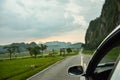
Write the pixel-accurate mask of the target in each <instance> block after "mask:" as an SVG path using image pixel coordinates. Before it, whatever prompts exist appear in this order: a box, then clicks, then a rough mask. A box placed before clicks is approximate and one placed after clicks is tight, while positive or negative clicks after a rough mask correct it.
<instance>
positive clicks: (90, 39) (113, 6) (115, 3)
mask: <svg viewBox="0 0 120 80" xmlns="http://www.w3.org/2000/svg"><path fill="white" fill-rule="evenodd" d="M119 5H120V3H119V0H105V4H104V5H103V9H102V12H101V15H100V17H98V18H96V19H94V20H92V21H91V22H90V24H89V26H88V29H87V32H86V37H85V48H86V49H96V48H97V47H98V45H99V44H100V43H101V42H102V41H103V39H104V38H105V37H106V36H107V35H108V34H109V33H110V32H111V31H112V30H113V29H114V28H115V27H117V26H118V25H119V24H120V18H118V17H119V8H120V7H119Z"/></svg>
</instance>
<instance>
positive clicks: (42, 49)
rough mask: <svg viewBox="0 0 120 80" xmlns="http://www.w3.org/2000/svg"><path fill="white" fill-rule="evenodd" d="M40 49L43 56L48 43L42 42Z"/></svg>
mask: <svg viewBox="0 0 120 80" xmlns="http://www.w3.org/2000/svg"><path fill="white" fill-rule="evenodd" d="M40 49H41V52H42V56H43V51H44V50H45V49H47V45H44V44H41V45H40Z"/></svg>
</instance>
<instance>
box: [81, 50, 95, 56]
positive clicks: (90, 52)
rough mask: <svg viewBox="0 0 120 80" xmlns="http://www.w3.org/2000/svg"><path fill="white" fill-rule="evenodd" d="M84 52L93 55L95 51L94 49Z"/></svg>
mask: <svg viewBox="0 0 120 80" xmlns="http://www.w3.org/2000/svg"><path fill="white" fill-rule="evenodd" d="M82 53H83V54H89V55H92V54H93V53H94V50H83V51H82Z"/></svg>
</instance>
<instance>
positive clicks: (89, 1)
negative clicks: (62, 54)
mask: <svg viewBox="0 0 120 80" xmlns="http://www.w3.org/2000/svg"><path fill="white" fill-rule="evenodd" d="M103 3H104V0H0V45H3V44H10V43H13V42H31V41H35V42H37V43H38V42H46V41H65V42H84V36H85V32H86V29H87V27H88V24H89V22H90V21H91V20H93V19H95V18H96V17H99V16H100V13H101V9H102V6H103Z"/></svg>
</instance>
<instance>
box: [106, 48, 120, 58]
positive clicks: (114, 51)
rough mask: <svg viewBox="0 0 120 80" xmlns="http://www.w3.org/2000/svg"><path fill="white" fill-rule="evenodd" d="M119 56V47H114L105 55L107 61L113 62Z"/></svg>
mask: <svg viewBox="0 0 120 80" xmlns="http://www.w3.org/2000/svg"><path fill="white" fill-rule="evenodd" d="M119 54H120V47H115V48H113V49H112V50H111V51H110V52H109V53H108V54H107V55H106V57H107V58H108V59H112V60H115V59H117V57H118V56H119Z"/></svg>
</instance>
